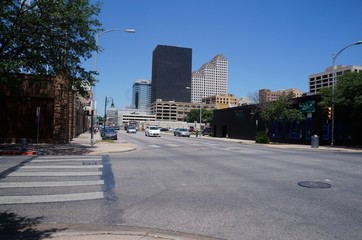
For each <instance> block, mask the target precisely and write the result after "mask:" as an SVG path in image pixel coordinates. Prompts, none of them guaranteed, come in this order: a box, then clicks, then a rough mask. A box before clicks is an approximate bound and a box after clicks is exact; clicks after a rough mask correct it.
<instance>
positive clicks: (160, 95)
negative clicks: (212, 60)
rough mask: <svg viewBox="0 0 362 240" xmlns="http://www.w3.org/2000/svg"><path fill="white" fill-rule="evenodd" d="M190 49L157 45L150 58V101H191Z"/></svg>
mask: <svg viewBox="0 0 362 240" xmlns="http://www.w3.org/2000/svg"><path fill="white" fill-rule="evenodd" d="M191 68H192V49H191V48H181V47H173V46H162V45H158V46H157V47H156V48H155V50H154V51H153V58H152V93H151V101H152V102H154V101H156V100H157V99H162V101H175V102H190V101H191Z"/></svg>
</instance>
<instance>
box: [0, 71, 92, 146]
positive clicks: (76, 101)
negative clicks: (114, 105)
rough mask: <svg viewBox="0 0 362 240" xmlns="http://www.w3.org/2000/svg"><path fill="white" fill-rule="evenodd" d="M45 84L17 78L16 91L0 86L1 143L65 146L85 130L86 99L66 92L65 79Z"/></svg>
mask: <svg viewBox="0 0 362 240" xmlns="http://www.w3.org/2000/svg"><path fill="white" fill-rule="evenodd" d="M14 82H16V81H14ZM46 82H47V84H45V85H44V82H41V81H39V80H38V78H37V76H36V75H24V74H21V75H19V81H17V82H16V83H19V86H17V87H16V88H14V89H12V88H7V86H0V109H1V116H0V122H1V123H2V124H0V142H1V143H18V142H20V140H21V139H22V138H26V139H27V142H28V143H37V142H39V143H69V141H70V140H72V139H73V138H74V137H77V136H78V135H79V134H81V133H83V132H85V131H87V130H88V128H89V127H90V117H91V116H88V115H87V112H88V111H87V104H88V103H87V102H88V101H87V99H85V98H83V97H82V96H80V95H79V94H78V93H77V92H74V91H72V90H69V88H68V87H67V86H69V82H70V81H68V80H67V79H65V78H62V77H60V76H58V77H50V78H49V79H47V80H46Z"/></svg>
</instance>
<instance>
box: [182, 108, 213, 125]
mask: <svg viewBox="0 0 362 240" xmlns="http://www.w3.org/2000/svg"><path fill="white" fill-rule="evenodd" d="M213 116H214V112H213V111H212V110H209V109H201V122H207V123H210V122H211V121H212V118H213ZM185 121H186V122H195V121H196V122H200V109H191V111H190V112H189V113H187V116H186V119H185Z"/></svg>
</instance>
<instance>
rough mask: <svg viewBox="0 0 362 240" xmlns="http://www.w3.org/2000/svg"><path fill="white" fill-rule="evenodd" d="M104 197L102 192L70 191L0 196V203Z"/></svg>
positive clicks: (44, 201)
mask: <svg viewBox="0 0 362 240" xmlns="http://www.w3.org/2000/svg"><path fill="white" fill-rule="evenodd" d="M102 198H104V195H103V192H88V193H71V194H56V195H36V196H0V204H21V203H46V202H68V201H80V200H93V199H102Z"/></svg>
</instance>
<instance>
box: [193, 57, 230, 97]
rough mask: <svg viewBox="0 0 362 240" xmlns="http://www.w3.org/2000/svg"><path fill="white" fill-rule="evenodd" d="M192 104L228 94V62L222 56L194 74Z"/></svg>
mask: <svg viewBox="0 0 362 240" xmlns="http://www.w3.org/2000/svg"><path fill="white" fill-rule="evenodd" d="M191 89H192V91H191V102H193V103H200V102H202V99H203V98H206V97H210V96H217V95H225V94H227V92H228V60H227V59H226V58H225V57H224V56H223V55H221V54H218V55H216V56H215V57H214V58H213V59H212V60H211V61H210V62H208V63H205V64H204V65H203V66H202V67H201V68H200V69H199V70H197V71H195V72H193V73H192V86H191Z"/></svg>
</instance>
